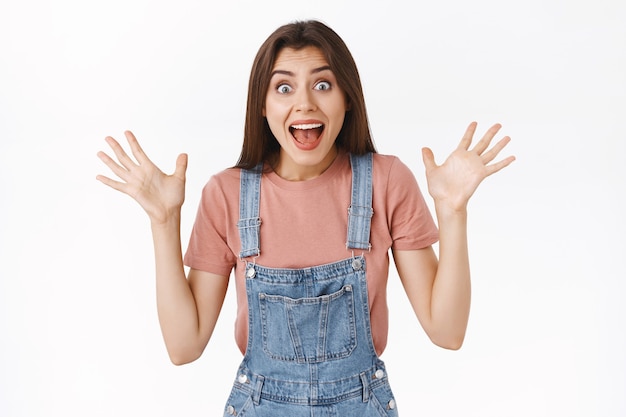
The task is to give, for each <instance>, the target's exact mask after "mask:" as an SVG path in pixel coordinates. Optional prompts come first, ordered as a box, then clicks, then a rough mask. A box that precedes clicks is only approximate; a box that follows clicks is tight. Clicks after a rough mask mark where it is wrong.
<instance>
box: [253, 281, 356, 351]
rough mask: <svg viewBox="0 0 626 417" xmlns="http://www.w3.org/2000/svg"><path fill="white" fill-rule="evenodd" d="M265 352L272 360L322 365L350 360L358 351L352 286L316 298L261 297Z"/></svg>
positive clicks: (264, 295) (269, 295)
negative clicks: (356, 349)
mask: <svg viewBox="0 0 626 417" xmlns="http://www.w3.org/2000/svg"><path fill="white" fill-rule="evenodd" d="M259 304H260V313H261V323H262V329H263V331H262V333H263V350H264V352H265V353H266V354H267V355H268V356H269V357H270V358H272V359H277V360H282V361H288V362H298V363H319V362H324V361H327V360H334V359H341V358H345V357H348V356H350V354H351V353H352V351H353V350H354V348H355V347H356V326H355V316H354V295H353V292H352V286H351V285H344V286H343V287H342V288H341V289H340V290H339V291H337V292H334V293H332V294H327V295H320V296H317V297H306V298H297V299H294V298H290V297H285V296H282V295H271V294H266V293H259Z"/></svg>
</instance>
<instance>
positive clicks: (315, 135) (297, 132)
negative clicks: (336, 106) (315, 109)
mask: <svg viewBox="0 0 626 417" xmlns="http://www.w3.org/2000/svg"><path fill="white" fill-rule="evenodd" d="M289 131H290V132H291V135H292V136H293V137H294V139H295V140H296V141H297V142H299V143H301V144H303V145H307V144H311V143H315V142H316V141H317V139H319V137H320V136H321V135H322V132H323V131H324V125H323V124H322V123H304V124H297V125H291V126H289Z"/></svg>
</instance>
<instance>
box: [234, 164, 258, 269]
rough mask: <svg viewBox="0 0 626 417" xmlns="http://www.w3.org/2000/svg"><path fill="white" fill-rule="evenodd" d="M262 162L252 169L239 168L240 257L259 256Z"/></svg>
mask: <svg viewBox="0 0 626 417" xmlns="http://www.w3.org/2000/svg"><path fill="white" fill-rule="evenodd" d="M262 170H263V162H261V163H259V164H258V165H257V166H256V167H254V168H252V169H249V170H248V169H242V170H241V180H240V186H239V221H238V222H237V227H238V228H239V238H240V239H241V252H239V257H240V258H241V259H243V258H247V257H248V256H259V254H260V253H261V248H260V244H259V236H260V229H261V217H259V201H260V196H261V175H262Z"/></svg>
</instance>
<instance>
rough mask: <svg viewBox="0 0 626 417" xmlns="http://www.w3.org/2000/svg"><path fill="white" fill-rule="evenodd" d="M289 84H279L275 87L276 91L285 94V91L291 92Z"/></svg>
mask: <svg viewBox="0 0 626 417" xmlns="http://www.w3.org/2000/svg"><path fill="white" fill-rule="evenodd" d="M291 90H292V88H291V86H290V85H289V84H280V85H279V86H278V87H277V88H276V91H277V92H278V93H279V94H287V93H291Z"/></svg>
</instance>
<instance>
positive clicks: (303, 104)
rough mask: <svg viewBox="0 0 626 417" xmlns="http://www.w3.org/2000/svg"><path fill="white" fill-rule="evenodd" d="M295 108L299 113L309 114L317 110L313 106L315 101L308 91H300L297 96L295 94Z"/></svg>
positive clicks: (315, 106)
mask: <svg viewBox="0 0 626 417" xmlns="http://www.w3.org/2000/svg"><path fill="white" fill-rule="evenodd" d="M295 108H296V110H297V111H299V112H304V113H306V112H311V111H315V110H316V109H317V105H316V104H315V99H314V97H313V96H312V91H309V90H308V89H306V88H305V89H301V90H300V91H299V92H298V94H296V105H295Z"/></svg>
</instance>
